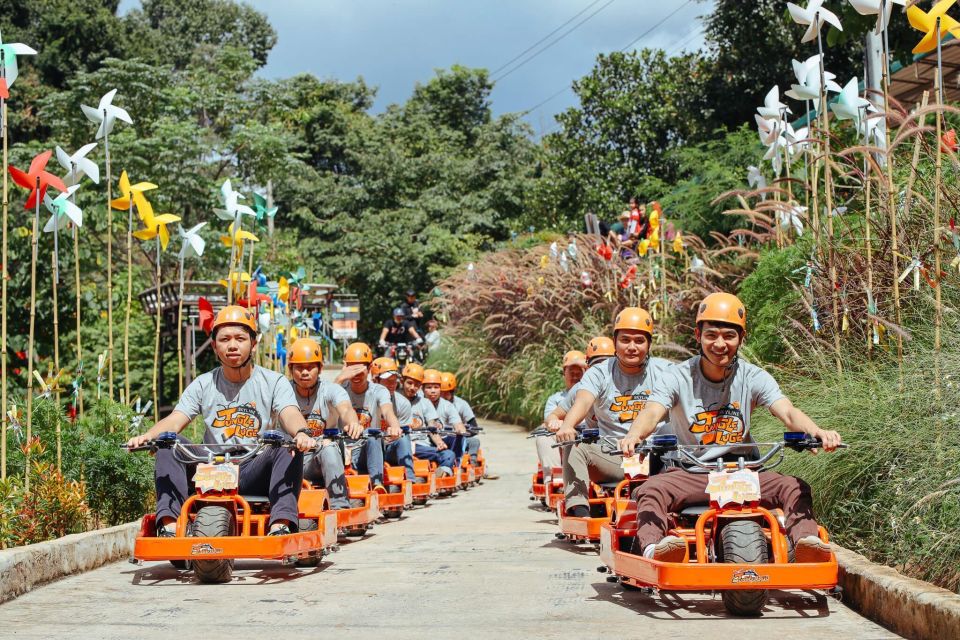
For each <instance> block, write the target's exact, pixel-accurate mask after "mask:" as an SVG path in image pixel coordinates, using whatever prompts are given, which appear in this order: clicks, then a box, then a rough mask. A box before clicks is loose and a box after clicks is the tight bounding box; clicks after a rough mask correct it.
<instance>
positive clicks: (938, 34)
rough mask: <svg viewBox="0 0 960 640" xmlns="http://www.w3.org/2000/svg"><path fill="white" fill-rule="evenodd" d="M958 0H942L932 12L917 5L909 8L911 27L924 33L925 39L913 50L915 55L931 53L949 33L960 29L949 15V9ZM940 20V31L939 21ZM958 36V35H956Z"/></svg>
mask: <svg viewBox="0 0 960 640" xmlns="http://www.w3.org/2000/svg"><path fill="white" fill-rule="evenodd" d="M955 1H956V0H940V2H938V3H937V4H935V5H933V7H932V8H931V9H930V11H926V12H925V11H924V10H923V9H921V8H920V7H918V6H917V5H911V6H909V7H907V20H908V21H909V22H910V26H911V27H913V28H914V29H916V30H917V31H922V32H923V33H924V36H923V38H922V39H921V40H920V42H918V43H917V46H915V47H914V48H913V53H929V52H931V51H933V50H934V49H936V48H937V47H938V46H939V44H940V41H941V40H943V36H945V35H946V34H947V32H950V33H954V32H956V31H957V30H958V28H960V23H958V22H957V21H956V20H954V19H953V18H951V17H950V16H948V15H947V9H949V8H950V7H952V6H953V3H954V2H955ZM938 18H939V31H938V29H937V27H938V24H937V19H938ZM954 35H955V36H956V34H955V33H954Z"/></svg>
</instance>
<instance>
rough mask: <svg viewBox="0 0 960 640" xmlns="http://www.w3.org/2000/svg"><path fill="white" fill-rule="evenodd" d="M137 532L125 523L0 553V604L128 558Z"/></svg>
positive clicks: (134, 526) (136, 525)
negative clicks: (45, 584) (69, 577)
mask: <svg viewBox="0 0 960 640" xmlns="http://www.w3.org/2000/svg"><path fill="white" fill-rule="evenodd" d="M139 531H140V523H139V522H128V523H127V524H121V525H119V526H116V527H110V528H109V529H98V530H96V531H88V532H86V533H76V534H73V535H69V536H65V537H63V538H58V539H56V540H49V541H47V542H39V543H37V544H30V545H27V546H25V547H16V548H14V549H4V550H3V551H0V603H2V602H7V601H8V600H13V599H14V598H16V597H17V596H19V595H22V594H24V593H26V592H27V591H30V590H31V589H33V588H34V587H37V586H40V585H42V584H44V583H46V582H51V581H53V580H57V579H59V578H63V577H65V576H69V575H71V574H74V573H81V572H83V571H89V570H91V569H96V568H97V567H99V566H102V565H104V564H107V563H109V562H113V561H115V560H119V559H121V558H127V557H129V556H130V555H131V554H132V553H133V541H134V539H135V538H136V537H137V533H138V532H139Z"/></svg>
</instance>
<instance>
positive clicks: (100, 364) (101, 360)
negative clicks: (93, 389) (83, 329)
mask: <svg viewBox="0 0 960 640" xmlns="http://www.w3.org/2000/svg"><path fill="white" fill-rule="evenodd" d="M109 357H110V356H109V355H108V353H107V352H106V351H104V352H103V353H101V354H100V355H98V356H97V400H99V399H100V383H101V382H103V368H104V367H107V366H109V363H108V362H107V358H109Z"/></svg>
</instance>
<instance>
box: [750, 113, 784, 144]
mask: <svg viewBox="0 0 960 640" xmlns="http://www.w3.org/2000/svg"><path fill="white" fill-rule="evenodd" d="M753 118H754V119H755V120H756V121H757V132H758V133H759V134H760V142H762V143H763V144H764V146H770V145H771V144H773V143H774V142H775V141H776V140H777V137H778V136H779V135H780V131H781V129H782V125H781V122H780V120H779V119H773V118H764V117H762V116H759V115H756V114H754V116H753Z"/></svg>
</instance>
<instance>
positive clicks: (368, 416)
mask: <svg viewBox="0 0 960 640" xmlns="http://www.w3.org/2000/svg"><path fill="white" fill-rule="evenodd" d="M372 362H373V351H371V350H370V347H369V346H367V345H366V344H364V343H362V342H354V343H353V344H350V345H348V346H347V350H346V351H345V352H344V355H343V363H344V365H345V366H344V368H343V371H342V372H341V373H340V375H339V376H338V378H337V380H343V382H342V386H343V388H344V390H345V391H346V392H347V395H348V396H349V397H350V404H352V405H353V410H354V411H356V412H357V417H358V418H359V419H360V426H362V427H363V428H364V429H365V430H366V429H378V430H379V429H380V423H381V419H382V420H383V421H385V422H386V424H387V428H386V431H384V436H385V441H388V443H387V445H386V450H387V451H388V452H392V453H390V455H394V456H396V457H397V458H404V457H405V456H409V455H410V451H409V443H408V442H407V441H406V439H404V438H402V437H401V436H402V435H403V432H402V431H401V430H400V422H399V421H398V420H397V414H396V413H395V412H394V410H393V403H392V402H391V401H390V392H389V391H387V390H386V388H385V387H383V386H381V385H379V384H377V383H376V382H370V381H369V380H368V379H367V376H368V374H369V373H370V365H371V363H372ZM342 426H343V425H342V424H341V428H342ZM404 448H406V451H404ZM383 458H384V446H383V445H381V443H380V441H379V439H377V438H367V439H366V440H365V441H364V442H363V444H362V445H361V446H359V447H355V448H354V449H353V468H354V469H356V470H357V471H358V472H359V473H366V474H369V475H370V480H371V482H373V484H374V486H377V485H381V486H382V485H383Z"/></svg>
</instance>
